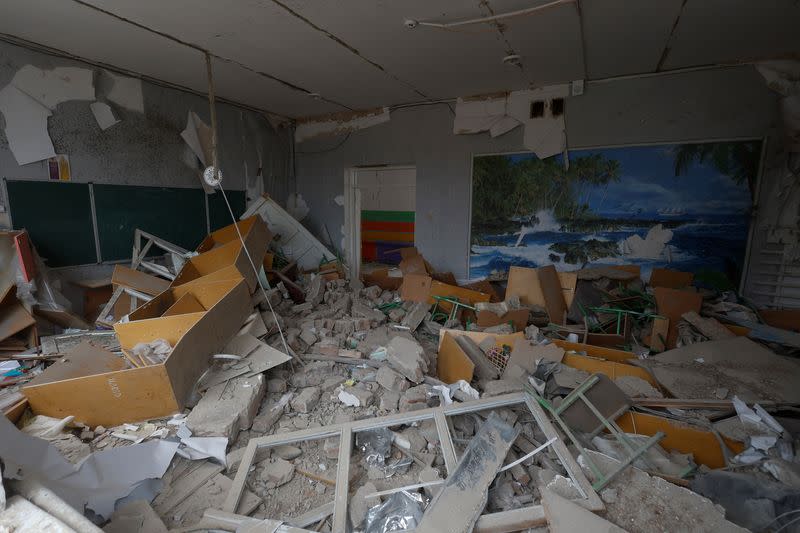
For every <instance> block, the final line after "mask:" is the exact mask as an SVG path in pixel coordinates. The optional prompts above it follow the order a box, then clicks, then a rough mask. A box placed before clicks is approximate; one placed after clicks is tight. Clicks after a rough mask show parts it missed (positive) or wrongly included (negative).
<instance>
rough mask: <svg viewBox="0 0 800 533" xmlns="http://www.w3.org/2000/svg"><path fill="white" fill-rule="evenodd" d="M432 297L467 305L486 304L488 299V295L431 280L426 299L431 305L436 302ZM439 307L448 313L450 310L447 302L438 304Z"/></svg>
mask: <svg viewBox="0 0 800 533" xmlns="http://www.w3.org/2000/svg"><path fill="white" fill-rule="evenodd" d="M434 296H442V297H451V298H458V301H459V302H462V303H467V304H469V305H475V304H476V303H478V302H488V301H489V298H490V296H489V295H488V294H484V293H482V292H477V291H471V290H469V289H465V288H464V287H459V286H457V285H448V284H446V283H442V282H441V281H436V280H432V281H431V290H430V297H429V298H428V303H429V304H431V305H433V304H435V303H436V300H435V299H434V298H433V297H434ZM439 307H440V308H442V309H444V310H445V311H449V310H450V309H451V308H452V306H451V305H450V304H449V303H447V302H439Z"/></svg>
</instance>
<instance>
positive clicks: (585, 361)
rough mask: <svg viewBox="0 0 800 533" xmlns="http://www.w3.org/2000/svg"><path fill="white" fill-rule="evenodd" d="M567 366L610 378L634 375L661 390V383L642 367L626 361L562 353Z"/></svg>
mask: <svg viewBox="0 0 800 533" xmlns="http://www.w3.org/2000/svg"><path fill="white" fill-rule="evenodd" d="M562 363H564V364H565V365H567V366H571V367H572V368H577V369H578V370H583V371H584V372H589V373H591V374H593V373H600V374H605V375H606V376H608V377H609V378H611V379H616V378H618V377H621V376H634V377H637V378H641V379H643V380H645V381H647V382H648V383H650V384H651V385H652V386H653V387H655V388H656V389H659V390H661V385H659V383H658V381H656V379H655V378H654V377H653V376H652V375H650V373H649V372H648V371H647V370H645V369H644V368H639V367H637V366H633V365H629V364H626V363H617V362H614V361H602V360H599V359H593V358H591V357H586V356H584V355H577V354H573V353H567V354H564V359H563V361H562Z"/></svg>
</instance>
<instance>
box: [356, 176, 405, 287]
mask: <svg viewBox="0 0 800 533" xmlns="http://www.w3.org/2000/svg"><path fill="white" fill-rule="evenodd" d="M409 169H413V170H414V187H415V190H416V183H417V178H416V170H417V166H416V165H368V166H356V167H347V168H345V169H344V258H345V261H347V266H348V273H349V274H348V279H349V280H350V281H354V280H357V279H359V278H360V276H361V189H360V188H359V187H358V172H359V171H363V170H375V171H378V170H409ZM415 210H416V209H415Z"/></svg>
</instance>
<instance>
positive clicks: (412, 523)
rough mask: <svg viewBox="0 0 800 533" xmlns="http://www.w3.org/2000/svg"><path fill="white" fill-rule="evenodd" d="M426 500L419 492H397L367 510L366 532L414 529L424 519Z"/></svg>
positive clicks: (377, 532)
mask: <svg viewBox="0 0 800 533" xmlns="http://www.w3.org/2000/svg"><path fill="white" fill-rule="evenodd" d="M424 504H425V500H424V498H423V497H422V495H420V494H418V493H410V492H406V491H400V492H395V493H394V494H392V495H391V496H389V498H388V499H387V500H386V501H385V502H383V503H382V504H380V505H376V506H375V507H372V508H371V509H370V510H369V511H367V517H366V519H365V521H364V524H365V525H364V533H389V532H391V531H405V530H409V529H414V528H415V527H417V525H418V524H419V522H420V520H421V519H422V514H423V512H424V510H425V509H424Z"/></svg>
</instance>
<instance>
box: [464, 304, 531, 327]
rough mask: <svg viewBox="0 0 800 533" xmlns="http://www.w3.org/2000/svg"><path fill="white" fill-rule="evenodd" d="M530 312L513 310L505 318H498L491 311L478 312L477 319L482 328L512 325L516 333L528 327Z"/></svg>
mask: <svg viewBox="0 0 800 533" xmlns="http://www.w3.org/2000/svg"><path fill="white" fill-rule="evenodd" d="M529 315H530V311H529V310H528V309H512V310H511V311H509V312H507V313H506V314H504V315H503V316H497V315H496V314H494V313H492V312H491V311H485V310H484V311H478V312H477V313H476V317H477V320H478V326H480V327H482V328H490V327H492V326H499V325H500V324H508V323H511V324H513V326H514V331H523V330H524V329H525V327H526V326H527V325H528V316H529Z"/></svg>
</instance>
